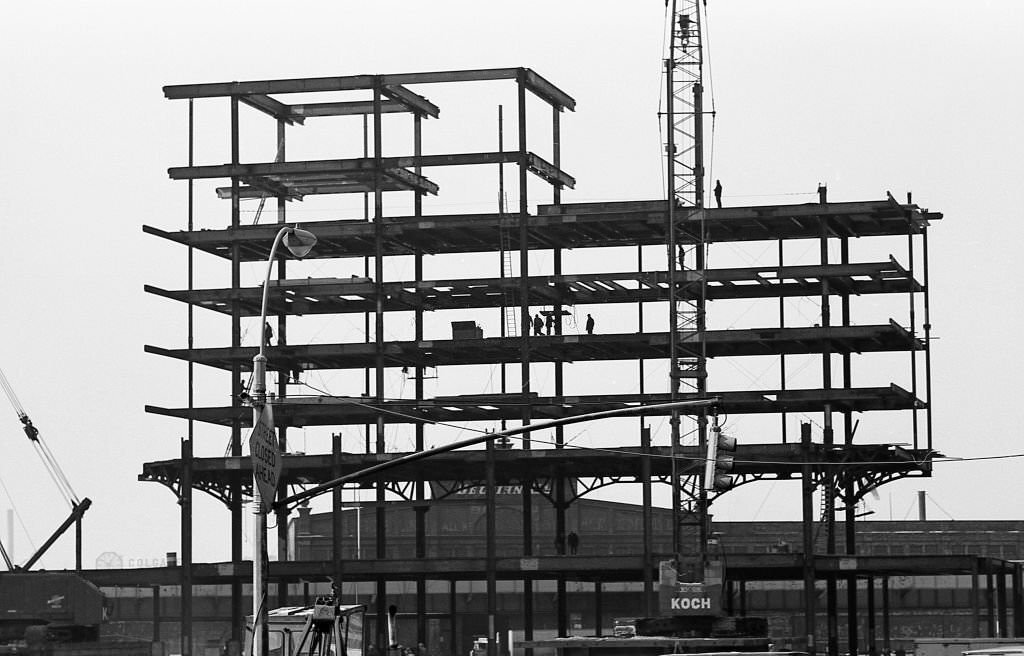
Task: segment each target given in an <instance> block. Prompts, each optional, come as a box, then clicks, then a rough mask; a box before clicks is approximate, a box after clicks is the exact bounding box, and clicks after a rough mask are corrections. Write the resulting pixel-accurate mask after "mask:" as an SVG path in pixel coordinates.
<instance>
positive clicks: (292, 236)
mask: <svg viewBox="0 0 1024 656" xmlns="http://www.w3.org/2000/svg"><path fill="white" fill-rule="evenodd" d="M284 245H285V246H286V247H287V248H288V250H289V252H291V254H292V255H294V256H295V257H297V258H300V259H301V258H303V257H306V256H307V255H309V252H310V251H311V250H313V247H314V246H316V235H314V234H313V233H312V232H310V231H308V230H303V229H301V228H292V229H291V230H289V231H288V233H287V234H285V236H284Z"/></svg>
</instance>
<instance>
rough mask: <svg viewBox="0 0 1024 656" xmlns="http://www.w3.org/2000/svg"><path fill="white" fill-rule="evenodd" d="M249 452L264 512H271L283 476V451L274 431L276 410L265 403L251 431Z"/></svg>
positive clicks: (253, 475) (253, 477) (255, 483)
mask: <svg viewBox="0 0 1024 656" xmlns="http://www.w3.org/2000/svg"><path fill="white" fill-rule="evenodd" d="M249 454H250V455H251V456H252V480H253V484H254V485H255V486H256V490H254V491H253V492H254V493H255V492H256V491H257V490H258V491H259V495H260V500H261V502H262V503H261V509H262V512H264V513H268V512H270V504H271V503H273V502H274V494H275V493H276V492H277V482H278V480H279V479H280V478H281V451H280V449H279V448H278V446H277V434H276V433H275V432H274V412H273V410H271V406H270V404H269V403H268V404H265V405H264V406H263V408H262V410H261V411H260V413H259V417H258V419H257V420H256V421H255V422H254V423H253V427H252V432H250V433H249Z"/></svg>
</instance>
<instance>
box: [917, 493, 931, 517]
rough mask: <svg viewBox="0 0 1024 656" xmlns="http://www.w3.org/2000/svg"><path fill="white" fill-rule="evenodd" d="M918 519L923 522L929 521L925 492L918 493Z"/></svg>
mask: <svg viewBox="0 0 1024 656" xmlns="http://www.w3.org/2000/svg"><path fill="white" fill-rule="evenodd" d="M917 518H918V520H920V521H922V522H923V521H927V519H928V508H927V506H926V504H925V494H924V490H918V491H917Z"/></svg>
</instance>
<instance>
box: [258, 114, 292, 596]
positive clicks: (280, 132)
mask: <svg viewBox="0 0 1024 656" xmlns="http://www.w3.org/2000/svg"><path fill="white" fill-rule="evenodd" d="M286 159H287V158H286V157H285V122H284V120H283V119H280V118H279V119H277V156H276V157H275V159H274V161H276V162H284V161H285V160H286ZM287 203H288V199H287V198H286V197H285V196H278V197H277V222H278V223H279V224H282V225H283V224H284V223H285V221H286V220H287V216H286V208H285V206H286V204H287ZM287 262H288V258H287V257H286V256H284V255H281V256H280V257H278V258H277V279H278V280H279V281H280V280H284V279H285V278H287V277H288V276H287V273H288V272H287ZM287 329H288V315H287V313H286V314H279V315H278V316H277V345H278V346H285V345H286V344H287V343H288V340H287V338H286V334H287ZM260 330H263V327H262V326H260ZM289 376H291V371H290V370H289V369H288V368H287V367H286V368H285V369H284V371H279V372H278V374H277V396H278V398H282V399H283V398H285V397H286V396H288V377H289ZM295 382H299V381H298V379H296V381H295ZM277 441H278V446H279V448H280V449H281V453H282V454H284V453H287V452H288V427H287V426H280V427H278V429H277ZM286 496H288V482H287V481H282V484H281V485H279V486H278V490H277V498H278V499H284V498H285V497H286ZM275 515H276V520H277V559H278V560H280V561H285V560H289V554H288V508H287V507H285V506H281V507H280V508H278V509H277V512H276V513H275ZM277 605H278V606H281V607H284V606H287V605H288V582H287V581H284V580H278V581H277Z"/></svg>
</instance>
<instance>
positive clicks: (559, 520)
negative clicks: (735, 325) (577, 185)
mask: <svg viewBox="0 0 1024 656" xmlns="http://www.w3.org/2000/svg"><path fill="white" fill-rule="evenodd" d="M560 121H561V108H560V107H558V106H557V105H552V106H551V135H552V137H551V142H552V143H551V149H552V159H553V164H554V165H555V168H556V169H561V166H562V151H561V142H562V136H561V123H560ZM551 195H552V199H551V202H552V203H554V204H555V205H558V204H560V203H561V202H562V188H561V186H559V185H558V183H553V184H552V187H551ZM552 255H553V260H554V274H555V276H560V275H562V249H560V248H555V249H554V252H553V254H552ZM552 311H553V312H554V313H555V315H554V316H555V334H556V335H561V334H562V296H561V289H559V292H558V294H557V295H556V297H555V303H554V305H553V306H552ZM563 366H564V365H563V364H562V362H561V361H558V362H555V397H556V398H558V399H561V398H563V396H564V394H565V386H564V382H565V379H564V370H563ZM564 447H565V428H564V427H562V426H558V427H556V428H555V448H556V449H562V448H564ZM555 485H557V486H558V488H557V492H556V494H555V501H556V503H555V525H556V528H555V536H556V538H555V539H556V540H558V545H559V549H560V550H561V553H562V554H564V553H565V536H566V530H565V529H566V520H565V511H566V510H567V509H568V507H569V502H568V501H566V489H565V486H566V479H565V477H564V476H563V475H561V471H559V476H558V477H557V478H556V479H555ZM527 555H529V554H527ZM556 587H557V588H558V590H557V594H558V601H559V603H558V605H559V610H558V614H559V617H563V618H564V617H565V616H566V615H567V614H568V604H567V601H568V599H567V592H566V588H565V574H564V573H560V574H559V576H558V582H557V585H556ZM564 621H565V620H564V619H562V620H559V622H564ZM559 635H560V636H561V635H565V633H562V632H560V633H559Z"/></svg>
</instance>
